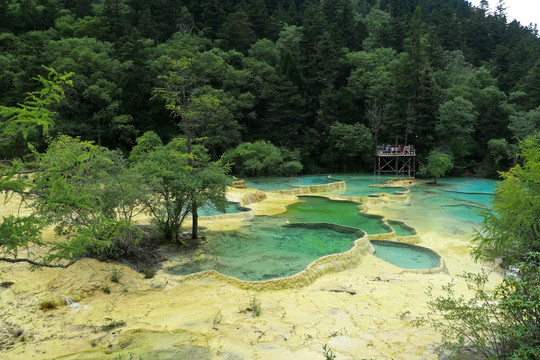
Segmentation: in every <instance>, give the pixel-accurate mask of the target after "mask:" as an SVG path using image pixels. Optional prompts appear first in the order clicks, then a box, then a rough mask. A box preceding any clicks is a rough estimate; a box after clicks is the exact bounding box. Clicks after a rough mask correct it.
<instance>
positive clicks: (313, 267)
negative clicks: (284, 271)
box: [178, 229, 375, 291]
mask: <svg viewBox="0 0 540 360" xmlns="http://www.w3.org/2000/svg"><path fill="white" fill-rule="evenodd" d="M356 230H357V229H356ZM374 251H375V248H374V247H373V245H372V244H371V242H370V241H369V236H368V235H367V234H366V233H365V232H364V236H362V237H360V238H358V239H356V240H355V241H354V244H353V246H352V247H351V249H349V250H347V251H345V252H342V253H337V254H329V255H325V256H323V257H320V258H318V259H316V260H314V261H312V262H311V263H309V264H308V265H307V266H306V268H305V269H304V270H302V271H300V272H298V273H296V274H294V275H290V276H286V277H281V278H276V279H271V280H264V281H247V280H240V279H237V278H235V277H232V276H228V275H224V274H221V273H219V272H217V271H216V270H206V271H202V272H198V273H194V274H189V275H185V276H184V277H183V278H181V279H178V282H179V283H180V282H186V281H190V280H197V279H203V278H213V279H216V280H221V281H224V282H227V283H228V284H231V285H234V286H237V287H239V288H241V289H243V290H257V291H260V290H282V289H293V288H301V287H305V286H308V285H310V284H312V283H313V282H314V281H315V280H317V279H318V278H320V277H322V276H323V275H325V274H328V273H334V272H339V271H343V270H346V269H351V268H353V267H356V266H358V265H359V264H360V262H361V261H362V259H363V257H364V256H365V255H371V254H373V252H374Z"/></svg>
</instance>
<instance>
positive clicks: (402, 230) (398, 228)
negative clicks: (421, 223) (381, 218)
mask: <svg viewBox="0 0 540 360" xmlns="http://www.w3.org/2000/svg"><path fill="white" fill-rule="evenodd" d="M388 223H389V224H390V226H391V227H392V229H394V231H395V232H396V235H397V236H410V235H416V230H414V229H413V228H412V227H410V226H407V225H405V224H404V223H403V222H401V221H394V220H388Z"/></svg>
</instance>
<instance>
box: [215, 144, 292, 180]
mask: <svg viewBox="0 0 540 360" xmlns="http://www.w3.org/2000/svg"><path fill="white" fill-rule="evenodd" d="M222 161H223V162H225V163H228V164H231V167H232V172H233V174H237V175H240V176H289V175H296V174H298V173H299V172H300V171H301V170H302V164H301V163H300V161H299V154H298V153H295V152H291V151H289V150H286V149H283V148H281V149H280V148H278V147H276V146H275V145H273V144H271V143H269V142H267V141H256V142H254V143H243V144H240V145H238V146H237V147H236V148H235V149H234V150H229V151H227V152H226V153H225V154H224V155H223V158H222Z"/></svg>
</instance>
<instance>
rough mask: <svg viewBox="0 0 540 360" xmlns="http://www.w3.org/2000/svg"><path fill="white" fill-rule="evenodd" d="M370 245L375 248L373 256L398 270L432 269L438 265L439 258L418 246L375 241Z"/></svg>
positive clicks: (430, 251) (432, 252)
mask: <svg viewBox="0 0 540 360" xmlns="http://www.w3.org/2000/svg"><path fill="white" fill-rule="evenodd" d="M371 244H372V245H373V247H374V248H375V252H374V253H373V255H375V256H376V257H378V258H379V259H381V260H384V261H386V262H389V263H390V264H392V265H395V266H398V267H400V268H404V269H432V268H435V267H438V266H439V265H440V256H438V255H437V254H436V253H435V252H434V251H432V250H429V249H426V248H422V247H420V246H414V245H409V244H403V243H395V242H391V241H376V240H373V241H372V242H371Z"/></svg>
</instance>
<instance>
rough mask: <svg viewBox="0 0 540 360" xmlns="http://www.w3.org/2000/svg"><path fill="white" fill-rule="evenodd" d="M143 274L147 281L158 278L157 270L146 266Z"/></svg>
mask: <svg viewBox="0 0 540 360" xmlns="http://www.w3.org/2000/svg"><path fill="white" fill-rule="evenodd" d="M141 272H142V273H143V275H144V278H145V279H151V278H153V277H154V276H156V270H154V269H152V268H151V267H148V266H144V267H143V269H142V271H141Z"/></svg>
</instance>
